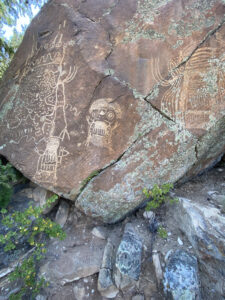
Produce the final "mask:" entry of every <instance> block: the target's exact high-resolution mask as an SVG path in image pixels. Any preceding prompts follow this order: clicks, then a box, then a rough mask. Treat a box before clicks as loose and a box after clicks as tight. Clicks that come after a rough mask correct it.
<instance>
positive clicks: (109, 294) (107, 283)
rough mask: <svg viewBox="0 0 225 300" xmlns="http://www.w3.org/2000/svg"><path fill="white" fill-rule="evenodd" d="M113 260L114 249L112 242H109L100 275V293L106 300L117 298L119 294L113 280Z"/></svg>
mask: <svg viewBox="0 0 225 300" xmlns="http://www.w3.org/2000/svg"><path fill="white" fill-rule="evenodd" d="M113 260H114V247H113V244H112V243H111V241H108V242H107V244H106V246H105V250H104V254H103V259H102V265H101V269H100V271H99V275H98V291H99V292H100V293H101V295H102V296H103V297H106V298H115V297H116V295H117V294H118V293H119V290H118V289H117V287H116V286H115V284H114V282H113V278H112V271H113V263H114V261H113Z"/></svg>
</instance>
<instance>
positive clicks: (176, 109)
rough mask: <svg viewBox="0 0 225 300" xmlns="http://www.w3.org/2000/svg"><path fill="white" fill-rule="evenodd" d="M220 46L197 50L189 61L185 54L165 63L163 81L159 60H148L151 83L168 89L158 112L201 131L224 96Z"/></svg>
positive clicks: (224, 68) (223, 57) (223, 59)
mask: <svg viewBox="0 0 225 300" xmlns="http://www.w3.org/2000/svg"><path fill="white" fill-rule="evenodd" d="M221 49H223V48H222V45H221V44H220V47H217V48H216V47H215V48H212V47H201V48H199V49H197V50H196V51H195V52H194V53H193V55H192V56H191V57H190V59H189V60H188V61H187V62H186V63H185V64H181V65H180V66H179V68H177V66H178V65H179V64H180V63H181V62H182V61H183V59H184V58H185V55H184V54H183V53H182V52H181V53H180V55H179V57H178V58H176V59H174V60H171V61H170V62H169V63H168V72H169V78H168V79H163V78H162V75H161V72H160V70H159V59H158V58H156V59H153V60H152V75H153V78H154V79H155V81H156V82H157V83H158V84H159V85H161V86H163V87H168V88H167V90H166V91H165V92H164V94H163V96H162V98H161V100H160V110H162V111H163V112H165V113H166V114H168V116H169V117H171V118H172V119H173V120H175V121H179V122H181V123H182V124H183V125H184V126H185V127H186V128H190V129H204V128H205V126H206V124H207V123H208V122H209V121H210V115H211V114H212V107H213V105H221V103H222V102H223V99H224V96H225V53H223V52H222V53H221Z"/></svg>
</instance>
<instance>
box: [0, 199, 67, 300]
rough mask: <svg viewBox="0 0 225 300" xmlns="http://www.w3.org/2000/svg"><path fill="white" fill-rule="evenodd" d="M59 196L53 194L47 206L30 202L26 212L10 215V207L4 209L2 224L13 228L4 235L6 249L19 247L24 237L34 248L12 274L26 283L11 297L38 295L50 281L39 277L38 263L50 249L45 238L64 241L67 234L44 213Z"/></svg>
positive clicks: (3, 242)
mask: <svg viewBox="0 0 225 300" xmlns="http://www.w3.org/2000/svg"><path fill="white" fill-rule="evenodd" d="M57 198H58V196H57V195H53V196H52V197H50V198H49V199H48V200H47V203H46V205H44V206H43V207H33V206H32V205H30V206H29V207H28V208H27V209H26V210H24V211H23V212H18V211H15V212H13V213H12V214H9V213H8V212H7V210H6V209H2V210H1V214H2V224H3V225H5V226H6V227H7V228H8V229H9V230H8V232H7V233H6V234H5V235H3V234H1V235H0V244H2V245H3V246H4V251H6V252H8V251H13V250H15V249H16V247H17V245H18V244H19V240H20V239H21V238H24V237H25V238H26V240H27V243H28V245H29V246H31V247H32V253H31V254H30V255H29V257H28V258H25V259H23V260H22V262H20V263H18V265H17V266H16V268H15V270H14V271H13V272H12V273H11V274H10V275H9V279H10V280H11V281H17V280H18V281H20V282H21V284H22V288H21V290H20V292H19V293H17V294H13V295H11V296H10V299H11V300H17V299H22V297H23V296H24V295H26V296H27V295H28V296H30V297H31V298H34V297H35V296H36V295H37V294H38V293H39V291H40V289H41V288H42V287H44V286H46V284H47V283H46V282H45V280H44V278H38V277H37V264H38V262H39V261H40V260H41V259H42V258H43V257H44V254H45V253H46V251H47V250H46V243H45V242H43V241H44V240H46V238H50V237H54V238H58V239H60V240H63V239H64V238H65V236H66V235H65V232H64V231H63V230H62V228H61V227H60V225H58V224H56V223H55V222H53V221H51V220H50V219H49V218H45V217H43V216H42V213H43V211H44V209H45V208H46V207H50V206H51V203H53V202H55V201H56V199H57Z"/></svg>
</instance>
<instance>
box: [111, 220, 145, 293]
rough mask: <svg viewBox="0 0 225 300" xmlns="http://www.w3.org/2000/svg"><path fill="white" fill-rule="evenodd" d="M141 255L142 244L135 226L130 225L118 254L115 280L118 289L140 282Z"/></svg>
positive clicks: (127, 225)
mask: <svg viewBox="0 0 225 300" xmlns="http://www.w3.org/2000/svg"><path fill="white" fill-rule="evenodd" d="M141 255H142V242H141V240H140V238H139V236H138V235H137V233H136V232H135V231H134V229H133V226H132V225H131V224H129V223H128V224H126V226H125V229H124V234H123V238H122V240H121V242H120V245H119V247H118V250H117V253H116V262H115V269H114V280H115V283H116V286H117V287H118V288H121V289H124V288H127V287H129V286H132V285H134V282H135V281H136V282H137V281H138V280H139V276H140V272H141Z"/></svg>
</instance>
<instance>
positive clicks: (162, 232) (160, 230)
mask: <svg viewBox="0 0 225 300" xmlns="http://www.w3.org/2000/svg"><path fill="white" fill-rule="evenodd" d="M157 232H158V234H159V236H160V237H161V238H163V239H166V238H167V236H168V234H167V231H166V229H165V228H163V227H162V226H161V225H160V226H159V227H158V229H157Z"/></svg>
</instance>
